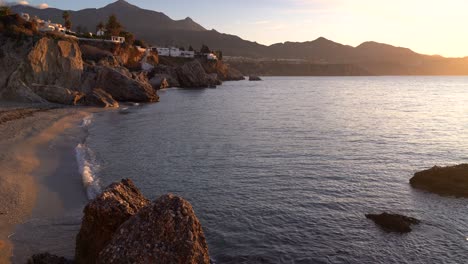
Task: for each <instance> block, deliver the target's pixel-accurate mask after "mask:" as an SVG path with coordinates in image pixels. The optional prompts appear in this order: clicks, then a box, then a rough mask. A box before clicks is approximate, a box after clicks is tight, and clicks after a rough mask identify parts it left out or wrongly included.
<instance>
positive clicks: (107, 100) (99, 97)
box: [82, 88, 119, 108]
mask: <svg viewBox="0 0 468 264" xmlns="http://www.w3.org/2000/svg"><path fill="white" fill-rule="evenodd" d="M82 103H83V104H84V105H87V106H97V107H104V108H114V107H119V102H117V101H116V100H114V98H112V96H111V95H110V94H109V93H107V92H106V91H104V90H102V89H100V88H96V89H93V90H92V91H91V92H89V93H88V94H86V96H85V97H84V98H83V101H82Z"/></svg>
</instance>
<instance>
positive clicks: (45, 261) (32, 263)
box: [28, 253, 74, 264]
mask: <svg viewBox="0 0 468 264" xmlns="http://www.w3.org/2000/svg"><path fill="white" fill-rule="evenodd" d="M73 263H74V262H73V261H71V260H68V259H66V258H62V257H58V256H55V255H51V254H49V253H43V254H37V255H34V256H32V257H31V258H30V259H29V260H28V264H73Z"/></svg>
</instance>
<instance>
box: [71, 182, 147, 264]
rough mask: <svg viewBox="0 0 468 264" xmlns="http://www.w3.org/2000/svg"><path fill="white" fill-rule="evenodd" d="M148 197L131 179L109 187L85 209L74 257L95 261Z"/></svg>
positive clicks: (77, 259)
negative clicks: (122, 225) (121, 226)
mask: <svg viewBox="0 0 468 264" xmlns="http://www.w3.org/2000/svg"><path fill="white" fill-rule="evenodd" d="M148 204H149V201H148V200H147V199H146V198H145V197H144V196H143V195H142V194H141V192H140V191H139V190H138V189H137V188H136V187H135V185H134V184H133V182H132V181H131V180H122V181H121V182H120V183H114V184H112V185H110V186H109V187H107V188H106V189H105V190H104V192H103V193H102V194H101V195H99V196H98V197H97V198H96V199H94V200H93V201H91V202H90V203H89V204H88V205H87V206H86V207H85V209H84V216H83V222H82V224H81V229H80V232H79V233H78V236H77V238H76V251H75V261H76V262H77V263H79V264H80V263H82V264H85V263H86V264H92V263H96V260H97V257H98V255H99V252H101V250H102V249H103V248H104V247H105V246H106V245H107V244H108V242H109V241H110V240H111V238H112V236H113V235H114V233H115V232H116V230H117V229H118V228H119V226H120V225H121V224H122V223H124V222H125V221H127V220H128V219H129V218H130V217H131V216H133V215H135V214H136V213H137V212H139V211H140V209H142V208H143V207H145V206H147V205H148Z"/></svg>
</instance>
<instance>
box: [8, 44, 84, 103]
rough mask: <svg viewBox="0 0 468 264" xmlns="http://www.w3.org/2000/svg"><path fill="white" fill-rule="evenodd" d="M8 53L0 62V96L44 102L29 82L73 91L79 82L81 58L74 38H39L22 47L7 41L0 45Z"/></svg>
mask: <svg viewBox="0 0 468 264" xmlns="http://www.w3.org/2000/svg"><path fill="white" fill-rule="evenodd" d="M0 50H1V51H2V53H4V54H8V55H7V56H5V58H4V59H2V60H1V61H2V62H1V63H0V72H2V74H0V85H2V86H3V87H0V88H3V89H0V96H1V97H3V98H6V99H11V100H17V101H24V102H44V100H43V99H42V97H40V96H38V95H36V94H35V93H34V91H33V90H32V89H31V85H38V86H50V87H49V88H51V87H53V86H55V87H64V88H66V89H69V90H76V89H77V88H78V87H79V85H80V83H81V75H82V73H83V60H82V59H81V51H80V48H79V46H78V44H77V43H76V42H75V41H73V40H54V39H50V38H47V37H43V38H41V39H40V40H39V41H38V42H37V43H35V44H34V45H33V44H32V42H31V43H30V42H25V43H24V44H23V46H21V47H19V48H18V47H16V48H15V47H13V46H11V44H10V42H9V41H6V42H4V43H3V45H2V47H1V48H0Z"/></svg>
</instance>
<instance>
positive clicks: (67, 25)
mask: <svg viewBox="0 0 468 264" xmlns="http://www.w3.org/2000/svg"><path fill="white" fill-rule="evenodd" d="M62 18H63V20H64V21H65V24H64V26H65V28H66V29H68V30H70V29H71V27H72V22H71V20H70V13H69V12H68V11H64V12H63V14H62Z"/></svg>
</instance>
